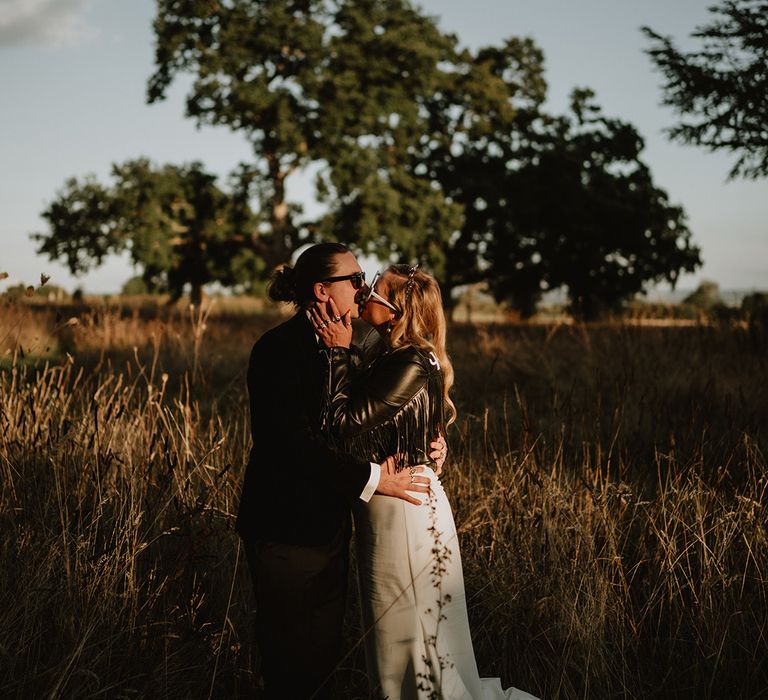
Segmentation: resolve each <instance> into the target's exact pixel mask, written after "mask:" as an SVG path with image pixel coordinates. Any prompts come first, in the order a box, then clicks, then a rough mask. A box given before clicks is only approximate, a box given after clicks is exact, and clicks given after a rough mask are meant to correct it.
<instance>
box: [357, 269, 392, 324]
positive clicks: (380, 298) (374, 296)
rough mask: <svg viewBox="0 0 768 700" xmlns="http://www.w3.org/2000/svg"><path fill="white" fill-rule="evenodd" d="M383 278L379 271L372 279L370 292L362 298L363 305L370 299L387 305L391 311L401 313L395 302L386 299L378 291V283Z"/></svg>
mask: <svg viewBox="0 0 768 700" xmlns="http://www.w3.org/2000/svg"><path fill="white" fill-rule="evenodd" d="M380 278H381V273H380V272H377V273H376V274H375V275H374V276H373V280H371V286H370V287H369V288H368V294H366V295H365V297H363V299H362V303H361V305H362V306H365V305H366V304H367V303H368V302H369V301H373V302H375V303H377V304H381V305H382V306H386V307H387V308H388V309H389V310H390V311H394V312H395V313H396V314H399V313H400V309H398V308H397V307H396V306H395V305H394V304H392V303H391V302H390V301H389V300H387V299H385V298H384V297H383V296H381V294H377V293H376V283H377V282H378V281H379V279H380Z"/></svg>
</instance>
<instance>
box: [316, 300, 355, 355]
mask: <svg viewBox="0 0 768 700" xmlns="http://www.w3.org/2000/svg"><path fill="white" fill-rule="evenodd" d="M328 307H329V310H330V312H331V315H330V316H329V315H328V312H327V311H326V308H325V304H322V303H320V302H318V301H316V302H315V303H314V304H312V306H311V307H310V309H309V317H310V319H311V320H312V325H313V326H314V327H315V333H317V335H318V336H320V340H322V341H323V345H325V347H327V348H348V347H349V346H350V345H351V344H352V318H351V314H352V312H351V310H350V311H347V313H345V314H344V315H343V316H342V315H341V314H340V313H339V310H338V308H336V302H335V301H334V300H333V299H330V300H329V302H328Z"/></svg>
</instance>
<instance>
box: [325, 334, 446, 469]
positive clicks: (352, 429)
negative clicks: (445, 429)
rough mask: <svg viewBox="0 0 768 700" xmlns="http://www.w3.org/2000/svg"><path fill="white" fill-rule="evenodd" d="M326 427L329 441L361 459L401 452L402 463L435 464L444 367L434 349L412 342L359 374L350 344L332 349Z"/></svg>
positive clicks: (441, 413) (384, 456) (400, 464)
mask: <svg viewBox="0 0 768 700" xmlns="http://www.w3.org/2000/svg"><path fill="white" fill-rule="evenodd" d="M322 420H323V423H322V424H323V428H324V430H325V431H326V434H327V436H328V440H329V442H331V444H332V445H333V446H335V447H337V448H339V449H342V450H344V451H345V452H349V453H351V454H353V455H355V456H356V457H358V458H360V459H368V460H371V461H373V462H382V461H383V460H384V459H386V458H387V457H389V456H391V455H395V454H397V455H400V459H399V460H398V465H397V467H396V468H397V469H398V470H400V469H403V468H404V467H405V466H408V465H415V464H431V460H430V458H429V452H430V450H429V443H430V442H431V441H432V440H433V439H435V438H436V437H437V434H438V432H439V431H440V430H441V428H442V426H443V373H442V371H441V369H440V364H439V362H438V360H437V358H436V357H435V355H434V353H425V352H424V351H422V350H420V349H419V348H416V347H413V346H410V347H402V348H397V349H396V350H393V351H392V352H389V353H387V354H385V355H382V356H380V357H379V358H378V359H376V361H375V362H373V363H372V364H371V365H370V366H368V367H367V368H365V369H364V370H362V371H361V372H360V373H358V374H357V375H354V374H353V368H352V358H351V353H350V351H349V350H348V349H347V348H339V347H336V348H331V349H330V350H329V351H328V390H327V396H326V397H325V402H324V410H323V416H322Z"/></svg>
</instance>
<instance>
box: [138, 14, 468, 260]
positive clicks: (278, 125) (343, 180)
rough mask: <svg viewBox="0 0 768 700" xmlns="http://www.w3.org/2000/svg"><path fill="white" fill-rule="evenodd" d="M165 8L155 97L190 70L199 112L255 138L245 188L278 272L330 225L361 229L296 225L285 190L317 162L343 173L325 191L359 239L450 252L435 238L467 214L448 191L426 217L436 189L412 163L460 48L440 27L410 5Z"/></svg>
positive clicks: (258, 239) (152, 86)
mask: <svg viewBox="0 0 768 700" xmlns="http://www.w3.org/2000/svg"><path fill="white" fill-rule="evenodd" d="M157 6H158V11H157V16H156V19H155V25H154V26H155V33H156V37H157V49H156V71H155V73H154V75H153V76H152V77H151V78H150V81H149V91H148V98H149V101H150V102H153V101H156V100H159V99H162V98H163V97H164V96H165V93H166V91H167V88H168V86H169V85H170V83H171V82H172V80H173V79H174V78H175V77H176V76H177V75H179V74H182V73H187V74H191V75H193V76H194V82H193V84H192V87H191V89H190V93H189V95H188V98H187V114H188V115H189V116H191V117H193V118H194V119H196V120H197V121H198V123H200V124H219V125H226V126H229V127H230V128H231V129H233V130H237V131H240V132H242V133H243V134H244V135H245V136H246V137H247V139H248V140H249V142H250V143H251V146H252V147H253V153H254V163H253V164H251V165H250V166H246V168H245V169H244V175H245V174H246V171H247V176H248V177H247V178H245V177H244V179H243V183H244V185H247V187H248V190H247V191H248V193H249V194H250V195H251V196H253V197H256V198H257V199H258V200H259V202H260V204H261V206H262V208H263V210H264V211H265V212H267V213H268V216H267V217H266V222H265V223H266V224H267V225H266V226H263V227H262V229H261V230H259V231H258V235H256V236H254V238H253V247H254V250H255V252H256V253H257V254H258V255H259V257H261V258H262V259H263V260H264V261H265V263H266V267H267V269H272V268H273V267H274V266H275V265H277V264H279V263H282V262H286V261H288V260H289V259H290V255H291V254H292V252H293V251H294V250H295V249H296V248H297V247H299V245H301V244H302V243H303V242H305V241H307V240H310V239H311V238H312V236H313V235H315V234H316V233H317V232H318V230H319V229H318V226H322V229H323V231H324V232H326V233H327V232H335V233H336V234H337V235H338V236H339V237H340V238H346V237H347V234H348V233H349V232H350V229H346V228H345V229H344V231H341V230H340V228H341V225H340V224H338V223H337V224H333V223H331V222H330V221H329V220H324V221H323V222H320V223H317V222H299V221H297V214H298V213H299V209H298V208H296V207H291V206H289V204H288V202H287V200H286V190H285V183H286V180H287V179H288V178H289V177H290V176H291V174H293V173H294V172H296V171H297V170H298V169H301V168H303V167H305V166H308V165H309V164H316V165H318V166H321V167H324V168H326V169H327V170H329V171H330V172H326V173H325V174H324V175H323V180H324V182H325V185H324V186H322V188H321V189H322V192H321V194H322V195H323V196H324V197H325V198H326V200H328V199H329V198H331V197H332V198H333V199H334V202H333V203H331V206H332V207H335V209H336V211H337V212H338V213H339V219H341V220H344V222H345V224H346V225H349V226H351V223H350V219H352V218H354V220H355V221H357V222H359V223H361V226H362V228H361V229H359V230H356V231H355V235H352V238H353V239H354V238H355V236H357V238H356V239H355V240H352V241H350V242H353V243H355V242H356V243H359V245H360V246H361V247H362V248H364V249H366V250H376V251H378V252H381V244H382V238H381V234H382V233H383V234H387V235H389V236H390V238H391V239H392V240H394V241H395V246H396V247H398V246H400V245H401V244H405V243H408V244H409V245H410V246H411V249H412V250H414V251H416V250H418V251H420V252H421V251H424V250H427V251H429V250H432V251H434V250H436V249H439V245H437V246H436V245H435V239H437V242H438V243H439V242H442V241H444V240H447V237H448V236H449V235H450V233H451V232H452V228H453V224H452V223H450V222H453V221H454V220H455V211H453V209H452V207H451V206H450V203H446V202H444V201H441V199H440V197H439V195H435V196H434V197H433V200H434V201H433V202H432V204H431V205H428V206H427V208H428V209H431V210H432V213H431V214H430V215H429V216H427V217H424V216H422V215H421V206H422V205H423V204H424V201H423V197H424V195H425V194H428V193H427V192H426V191H425V188H424V183H421V182H416V181H414V180H413V179H411V178H410V177H409V174H408V172H407V168H405V167H404V166H403V165H402V163H403V161H404V157H405V156H404V154H407V153H408V148H409V147H410V145H411V144H412V143H413V142H414V140H415V139H417V138H418V136H419V135H420V134H421V133H423V129H422V122H423V119H424V114H423V110H422V108H421V103H422V102H423V100H424V99H425V95H431V94H433V91H434V90H435V89H436V87H437V85H438V84H439V81H440V79H441V69H440V64H441V62H442V61H444V60H446V61H450V59H451V55H452V51H453V46H454V44H455V39H453V38H452V37H448V36H444V35H442V34H441V33H440V32H439V31H438V29H437V28H436V26H435V23H434V21H433V20H431V19H429V18H427V17H425V16H424V15H422V14H421V13H420V12H419V11H417V10H415V9H414V8H413V7H412V6H411V5H410V3H409V2H407V0H345V1H340V2H333V1H331V0H325V1H323V0H232V1H231V2H228V3H211V2H208V0H184V1H183V2H182V1H181V0H158V4H157ZM366 166H367V167H366ZM353 182H354V183H355V187H352V186H350V183H353ZM368 185H370V186H368ZM361 186H362V187H363V189H364V190H365V192H364V193H363V194H360V193H358V192H357V189H356V188H358V187H361ZM353 189H355V192H352V190H353ZM351 200H355V202H354V203H351ZM350 212H354V213H355V214H354V217H353V216H352V215H351V214H350ZM422 224H428V225H427V226H426V227H425V228H423V227H422ZM379 226H381V227H383V228H384V230H383V231H380V230H379V228H378V227H379ZM374 229H375V231H374ZM403 229H408V231H409V235H408V236H407V237H405V236H403V235H401V231H402V230H403ZM358 234H359V235H358ZM409 252H410V251H409Z"/></svg>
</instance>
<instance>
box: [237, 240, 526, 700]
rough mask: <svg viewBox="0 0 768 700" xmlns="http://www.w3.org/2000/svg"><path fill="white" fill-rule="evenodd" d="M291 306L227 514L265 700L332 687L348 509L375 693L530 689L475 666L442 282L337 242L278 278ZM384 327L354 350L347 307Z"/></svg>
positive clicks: (260, 345) (484, 699)
mask: <svg viewBox="0 0 768 700" xmlns="http://www.w3.org/2000/svg"><path fill="white" fill-rule="evenodd" d="M269 295H270V297H271V298H272V299H275V300H279V301H291V302H293V303H294V305H295V306H296V309H297V311H296V314H295V315H294V316H293V317H292V318H290V319H289V320H287V321H285V322H284V323H282V324H281V325H279V326H277V327H276V328H273V329H271V330H269V331H267V332H266V333H264V335H262V336H261V338H260V339H259V340H258V341H257V342H256V344H255V345H254V347H253V350H252V352H251V357H250V363H249V367H248V394H249V398H250V412H251V432H252V438H253V447H252V449H251V454H250V459H249V462H248V466H247V469H246V473H245V479H244V483H243V490H242V497H241V501H240V508H239V512H238V517H237V526H236V527H237V531H238V533H239V534H240V536H241V537H242V540H243V544H244V549H245V552H246V556H247V559H248V567H249V570H250V573H251V577H252V579H253V587H254V591H255V597H256V636H257V642H258V644H259V648H260V652H261V659H262V665H261V672H262V676H263V681H264V691H265V695H264V697H266V698H268V699H269V700H272V699H278V698H279V699H281V700H287V699H295V700H307V699H308V698H334V697H338V695H334V689H333V683H332V677H333V671H334V669H335V668H336V667H337V665H338V663H339V661H340V659H341V656H342V651H343V649H342V638H343V635H342V622H343V617H344V609H345V603H346V596H347V577H348V563H349V543H350V537H351V529H352V528H351V519H350V512H351V513H353V514H354V523H355V542H356V553H357V566H358V573H359V588H360V598H361V606H362V620H363V624H364V628H365V650H366V664H367V667H368V676H369V681H370V686H371V697H374V698H388V700H410V699H414V700H415V699H416V698H432V697H437V698H443V699H445V700H500V699H502V698H505V699H507V700H510V699H512V700H532V698H533V696H531V695H529V694H527V693H524V692H522V691H519V690H517V689H515V688H509V689H507V690H503V689H502V687H501V684H500V681H499V679H497V678H492V679H491V678H480V676H479V674H478V670H477V664H476V662H475V656H474V652H473V649H472V640H471V636H470V630H469V621H468V617H467V604H466V596H465V592H464V577H463V574H462V568H461V558H460V554H459V543H458V539H457V535H456V526H455V524H454V521H453V514H452V511H451V506H450V503H449V501H448V499H447V497H446V494H445V491H444V490H443V487H442V485H441V483H440V480H439V478H438V477H439V474H440V471H441V468H442V465H443V462H444V460H445V456H446V453H447V446H446V443H445V439H444V437H443V435H442V434H443V433H444V431H445V428H446V427H447V426H448V425H450V423H451V422H453V420H454V418H455V415H456V411H455V408H454V405H453V403H452V401H451V399H450V397H449V395H448V392H449V390H450V388H451V385H452V383H453V369H452V366H451V363H450V360H449V359H448V355H447V354H446V349H445V338H446V322H445V315H444V313H443V306H442V299H441V296H440V288H439V285H438V284H437V282H436V280H435V279H434V278H433V277H432V276H430V275H428V274H426V273H425V272H424V271H422V270H420V269H419V268H418V267H416V266H414V267H409V266H403V265H393V266H391V267H389V268H388V269H387V270H386V271H385V272H384V273H383V274H382V275H377V276H376V278H375V279H374V280H372V282H371V284H370V286H369V285H366V284H365V275H364V273H363V271H362V270H361V268H360V265H359V263H358V262H357V260H356V259H355V256H354V255H353V254H352V253H351V252H350V251H349V250H348V249H347V248H346V247H345V246H343V245H341V244H338V243H319V244H317V245H313V246H312V247H310V248H307V249H306V250H305V251H304V252H303V253H302V254H301V255H300V256H299V258H298V259H297V260H296V263H295V265H294V267H289V266H285V267H283V268H282V269H281V270H279V271H278V272H277V273H276V274H275V275H274V277H273V279H272V282H271V284H270V288H269ZM358 317H361V318H362V319H363V320H364V321H366V322H367V323H368V324H370V325H371V326H373V327H374V328H375V329H376V330H377V331H378V333H379V335H380V342H379V343H378V347H377V349H376V351H375V352H374V353H373V354H372V357H370V358H369V359H368V360H367V361H365V362H362V363H361V362H357V361H356V358H357V354H358V353H356V352H355V350H354V349H353V348H352V319H354V318H358Z"/></svg>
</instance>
